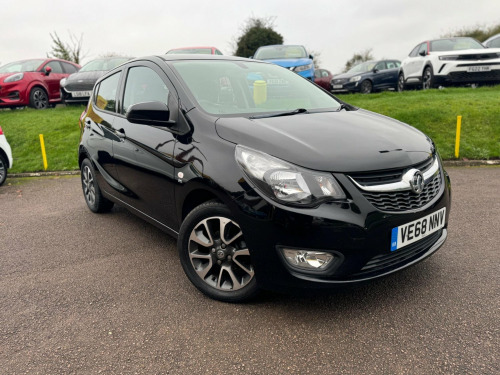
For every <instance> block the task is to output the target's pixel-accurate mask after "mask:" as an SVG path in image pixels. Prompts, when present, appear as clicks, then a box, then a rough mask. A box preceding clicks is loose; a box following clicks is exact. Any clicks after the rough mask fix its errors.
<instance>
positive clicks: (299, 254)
mask: <svg viewBox="0 0 500 375" xmlns="http://www.w3.org/2000/svg"><path fill="white" fill-rule="evenodd" d="M281 251H282V254H283V256H284V258H285V260H286V261H287V263H288V264H289V265H291V266H292V267H295V268H300V269H303V270H318V271H322V270H325V269H326V268H327V267H328V266H329V265H330V264H331V263H332V261H333V260H334V259H335V255H333V254H331V253H327V252H324V251H314V250H303V249H289V248H282V249H281Z"/></svg>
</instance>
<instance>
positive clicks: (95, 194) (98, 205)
mask: <svg viewBox="0 0 500 375" xmlns="http://www.w3.org/2000/svg"><path fill="white" fill-rule="evenodd" d="M80 176H81V179H82V189H83V196H84V197H85V202H86V203H87V206H88V207H89V209H90V210H91V211H92V212H95V213H100V212H107V211H109V210H111V209H112V208H113V205H114V203H113V202H111V201H110V200H109V199H106V198H104V196H103V195H102V193H101V189H100V188H99V185H98V184H97V181H96V179H95V170H94V167H93V165H92V163H91V162H90V160H89V159H85V160H84V161H83V162H82V167H81V174H80Z"/></svg>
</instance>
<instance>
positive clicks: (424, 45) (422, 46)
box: [418, 43, 427, 55]
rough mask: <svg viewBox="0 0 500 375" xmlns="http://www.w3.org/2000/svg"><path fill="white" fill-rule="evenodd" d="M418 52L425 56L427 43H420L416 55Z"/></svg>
mask: <svg viewBox="0 0 500 375" xmlns="http://www.w3.org/2000/svg"><path fill="white" fill-rule="evenodd" d="M420 52H425V54H426V55H427V43H422V44H421V45H420V48H419V49H418V53H419V54H420Z"/></svg>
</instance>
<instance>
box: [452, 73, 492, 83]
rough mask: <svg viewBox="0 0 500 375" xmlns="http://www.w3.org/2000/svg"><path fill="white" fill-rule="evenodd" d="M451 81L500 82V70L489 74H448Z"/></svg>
mask: <svg viewBox="0 0 500 375" xmlns="http://www.w3.org/2000/svg"><path fill="white" fill-rule="evenodd" d="M448 77H449V81H450V82H454V83H466V82H470V83H475V82H491V81H500V70H490V71H489V72H473V73H469V72H451V73H450V74H448Z"/></svg>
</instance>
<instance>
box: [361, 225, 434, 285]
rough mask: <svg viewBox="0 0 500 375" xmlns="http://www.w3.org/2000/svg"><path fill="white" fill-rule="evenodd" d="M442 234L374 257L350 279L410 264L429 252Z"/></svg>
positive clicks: (430, 236)
mask: <svg viewBox="0 0 500 375" xmlns="http://www.w3.org/2000/svg"><path fill="white" fill-rule="evenodd" d="M442 233H443V230H442V229H440V230H438V231H437V232H436V233H433V234H431V235H429V236H427V237H425V238H423V239H421V240H420V241H417V242H415V243H413V244H411V245H408V246H405V247H403V248H402V249H399V250H396V251H393V252H391V253H386V254H379V255H376V256H374V257H373V258H371V259H370V260H369V261H368V262H367V263H366V264H365V266H364V267H363V268H362V269H361V270H360V271H359V272H357V273H356V274H354V275H352V277H355V278H359V277H360V276H369V275H370V274H376V273H380V272H381V271H384V272H387V271H390V270H391V269H395V268H398V267H399V266H401V265H403V264H404V263H408V262H411V261H412V260H413V259H416V258H418V256H419V255H420V254H421V253H424V252H425V251H427V250H429V249H430V248H431V247H432V245H434V243H436V241H437V240H438V239H439V237H441V234H442Z"/></svg>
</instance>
